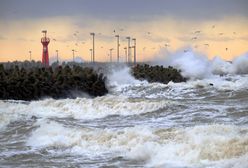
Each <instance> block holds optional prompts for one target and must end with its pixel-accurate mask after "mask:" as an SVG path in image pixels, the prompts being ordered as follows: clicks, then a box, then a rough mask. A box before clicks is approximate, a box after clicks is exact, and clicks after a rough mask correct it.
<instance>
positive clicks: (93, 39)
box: [90, 33, 95, 63]
mask: <svg viewBox="0 0 248 168" xmlns="http://www.w3.org/2000/svg"><path fill="white" fill-rule="evenodd" d="M90 35H91V36H92V42H93V47H92V49H93V60H92V61H93V63H94V62H95V33H90Z"/></svg>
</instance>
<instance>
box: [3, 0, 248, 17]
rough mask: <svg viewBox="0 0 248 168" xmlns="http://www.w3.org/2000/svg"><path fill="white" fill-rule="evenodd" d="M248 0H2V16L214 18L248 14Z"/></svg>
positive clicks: (246, 15) (245, 15)
mask: <svg viewBox="0 0 248 168" xmlns="http://www.w3.org/2000/svg"><path fill="white" fill-rule="evenodd" d="M247 11H248V0H1V1H0V17H1V19H4V20H9V19H23V18H27V19H32V18H33V19H36V18H46V17H54V16H72V17H73V16H77V17H80V16H88V17H96V18H104V19H123V20H132V19H135V20H138V19H142V20H143V19H152V18H153V17H157V16H167V17H173V18H179V19H191V20H195V19H196V20H206V19H207V20H208V19H209V20H211V19H221V18H222V17H227V16H230V15H231V16H233V15H237V16H242V17H246V18H248V12H247Z"/></svg>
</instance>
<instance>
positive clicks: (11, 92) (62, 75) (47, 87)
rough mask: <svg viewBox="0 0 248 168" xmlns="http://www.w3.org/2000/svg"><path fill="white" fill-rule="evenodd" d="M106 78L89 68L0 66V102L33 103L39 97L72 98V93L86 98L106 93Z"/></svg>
mask: <svg viewBox="0 0 248 168" xmlns="http://www.w3.org/2000/svg"><path fill="white" fill-rule="evenodd" d="M105 81H106V77H105V76H104V75H103V74H102V73H99V74H98V73H97V72H96V71H94V70H93V69H91V68H82V67H80V66H73V67H72V68H71V67H70V66H65V67H62V66H59V67H57V68H55V69H54V70H53V69H52V68H47V69H46V68H31V69H25V68H21V69H20V68H19V67H18V66H15V67H14V68H10V69H4V67H3V66H1V65H0V99H5V100H6V99H14V100H37V99H41V98H43V97H51V98H55V99H58V98H75V97H76V95H75V94H73V92H74V93H76V92H83V93H86V94H88V95H90V96H93V97H95V96H103V95H105V94H107V93H108V90H107V88H106V86H105Z"/></svg>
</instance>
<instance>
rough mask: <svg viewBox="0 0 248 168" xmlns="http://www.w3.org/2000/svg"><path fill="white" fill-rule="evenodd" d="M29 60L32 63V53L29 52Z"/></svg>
mask: <svg viewBox="0 0 248 168" xmlns="http://www.w3.org/2000/svg"><path fill="white" fill-rule="evenodd" d="M29 60H30V62H31V60H32V51H29Z"/></svg>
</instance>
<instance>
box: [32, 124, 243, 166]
mask: <svg viewBox="0 0 248 168" xmlns="http://www.w3.org/2000/svg"><path fill="white" fill-rule="evenodd" d="M37 124H38V125H40V127H39V128H37V129H36V130H35V131H34V132H33V133H32V135H31V137H30V138H29V139H28V141H27V145H28V146H31V147H34V148H47V147H55V148H63V149H65V150H66V151H67V152H71V153H73V154H77V155H80V154H85V153H92V154H94V153H95V154H101V153H104V152H106V151H108V152H111V153H112V154H114V155H115V154H118V155H120V156H122V157H125V158H127V159H131V160H136V161H143V162H145V164H146V165H147V166H148V167H164V166H169V167H170V166H190V167H191V166H192V167H202V166H203V167H204V166H210V167H211V166H213V167H216V165H218V166H217V167H230V166H233V165H236V166H238V165H240V166H241V167H245V166H247V163H248V162H247V161H248V128H247V127H238V126H234V125H202V126H194V127H189V128H173V129H162V128H156V129H155V128H149V127H146V126H136V127H131V128H123V129H118V130H110V129H97V128H92V129H89V128H69V127H64V126H63V125H61V124H58V123H55V122H47V121H40V122H38V123H37ZM223 163H225V164H223ZM244 163H245V164H244Z"/></svg>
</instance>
